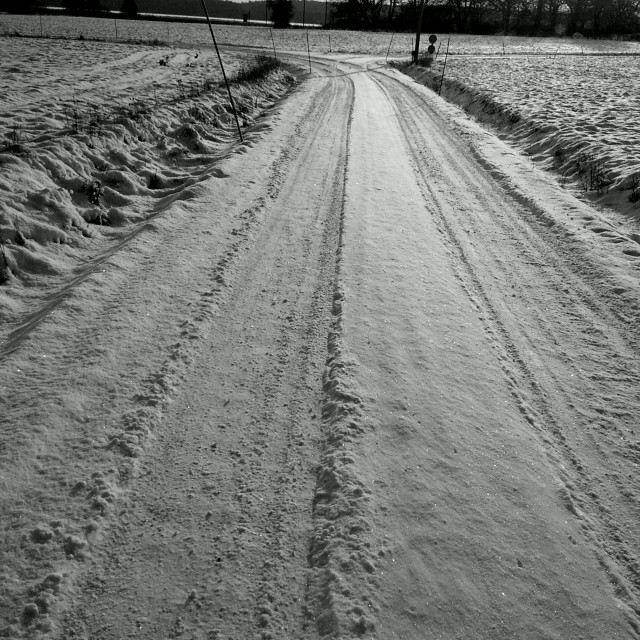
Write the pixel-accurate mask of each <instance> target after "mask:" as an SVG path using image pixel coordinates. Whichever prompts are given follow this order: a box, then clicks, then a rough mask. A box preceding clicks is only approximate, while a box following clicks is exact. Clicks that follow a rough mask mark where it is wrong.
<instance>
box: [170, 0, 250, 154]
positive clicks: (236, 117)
mask: <svg viewBox="0 0 640 640" xmlns="http://www.w3.org/2000/svg"><path fill="white" fill-rule="evenodd" d="M202 8H203V9H204V15H205V17H206V18H207V24H208V25H209V31H210V32H211V39H212V40H213V46H214V47H215V48H216V54H218V62H219V63H220V69H221V70H222V77H223V78H224V83H225V84H226V85H227V93H228V94H229V102H230V103H231V110H232V111H233V116H234V118H235V119H236V127H238V135H239V136H240V142H244V140H243V139H242V129H241V128H240V121H239V120H238V112H237V111H236V103H235V102H234V101H233V96H232V95H231V87H230V86H229V80H227V74H226V73H225V72H224V65H223V64H222V56H221V55H220V49H218V43H217V42H216V37H215V36H214V35H213V27H212V26H211V19H210V18H209V12H208V11H207V5H206V3H205V1H204V0H202ZM167 24H169V23H168V22H167Z"/></svg>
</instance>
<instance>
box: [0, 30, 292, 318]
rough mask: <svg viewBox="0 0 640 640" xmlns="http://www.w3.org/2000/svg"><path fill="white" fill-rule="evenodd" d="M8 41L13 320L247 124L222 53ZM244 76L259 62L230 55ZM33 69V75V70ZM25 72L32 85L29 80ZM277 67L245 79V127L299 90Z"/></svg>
mask: <svg viewBox="0 0 640 640" xmlns="http://www.w3.org/2000/svg"><path fill="white" fill-rule="evenodd" d="M31 44H32V42H30V41H26V40H23V39H10V40H9V41H8V42H7V45H8V47H10V49H11V56H7V58H5V59H4V60H3V62H2V63H0V65H1V66H2V67H7V69H5V70H7V71H8V75H5V76H4V77H5V78H6V77H8V78H9V80H8V81H7V82H9V84H8V85H7V86H6V87H5V89H6V90H7V91H6V95H7V106H6V107H5V109H4V110H3V112H2V113H0V242H1V244H2V254H1V255H0V285H1V287H2V288H1V289H0V317H2V318H3V319H11V318H15V317H16V316H18V315H19V314H21V313H22V312H23V311H25V301H26V300H27V299H29V298H32V297H34V296H35V297H36V298H37V297H38V293H37V292H38V291H40V290H41V288H42V285H44V284H45V283H47V282H48V281H49V280H50V279H51V278H56V277H59V276H64V275H68V274H69V272H70V271H71V270H72V269H73V268H74V267H76V266H77V265H78V264H79V263H81V262H82V261H84V260H86V259H87V258H88V256H89V255H90V254H94V253H95V252H96V249H97V248H99V247H100V245H101V240H106V239H108V238H114V237H118V236H119V235H121V234H122V233H123V232H130V231H132V225H134V226H135V225H136V224H139V223H140V222H143V221H145V220H148V219H149V217H151V216H153V215H154V214H155V213H157V212H158V211H160V210H163V209H165V208H166V207H167V206H169V205H170V204H171V203H172V202H173V201H175V200H176V199H188V198H189V197H190V188H191V187H192V186H193V185H194V184H195V183H197V182H199V181H200V180H202V179H204V178H206V177H207V176H208V175H209V174H210V171H211V164H212V163H213V162H214V161H215V160H216V159H217V158H219V157H220V155H221V154H223V153H224V152H225V149H227V148H228V147H229V145H230V144H232V143H236V142H237V139H238V132H237V127H236V123H235V119H234V117H233V114H232V109H231V105H230V102H229V99H228V96H227V93H226V89H225V87H224V84H223V83H222V82H221V80H222V78H221V74H220V72H219V70H218V68H217V60H216V59H215V54H214V53H213V52H211V51H195V50H188V51H187V50H181V49H175V48H169V47H149V46H140V45H135V46H127V45H113V44H103V43H86V42H77V41H53V40H43V41H42V50H43V51H45V52H46V55H40V56H38V57H34V56H33V54H32V53H31ZM227 64H228V69H227V72H228V75H230V76H231V77H232V78H233V77H234V76H236V75H237V73H238V72H239V70H241V68H242V67H243V65H251V64H254V62H253V58H248V57H246V56H243V55H241V54H239V55H234V56H233V58H232V59H231V60H227ZM27 70H28V73H27ZM23 79H24V82H23V81H22V80H23ZM291 82H292V76H291V75H290V74H288V73H287V72H285V71H283V70H282V69H277V70H273V71H272V72H271V73H268V74H267V76H266V77H265V78H263V79H261V80H258V81H255V82H240V81H239V82H235V83H233V89H232V93H233V96H234V101H235V104H236V108H237V110H238V112H239V117H240V124H241V127H242V128H244V129H245V130H247V131H249V130H250V127H251V125H252V124H253V123H254V122H255V120H256V118H257V117H258V116H259V115H260V113H262V112H263V111H264V110H265V109H267V108H268V107H270V106H271V105H273V104H274V102H275V100H277V99H278V98H279V97H280V96H282V95H284V93H285V92H286V91H287V90H288V89H289V87H290V86H291Z"/></svg>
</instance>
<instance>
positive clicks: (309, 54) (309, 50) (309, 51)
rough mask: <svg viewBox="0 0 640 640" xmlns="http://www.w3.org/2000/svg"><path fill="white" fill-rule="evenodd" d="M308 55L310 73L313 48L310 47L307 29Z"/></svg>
mask: <svg viewBox="0 0 640 640" xmlns="http://www.w3.org/2000/svg"><path fill="white" fill-rule="evenodd" d="M307 56H309V73H311V49H310V48H309V32H308V31H307Z"/></svg>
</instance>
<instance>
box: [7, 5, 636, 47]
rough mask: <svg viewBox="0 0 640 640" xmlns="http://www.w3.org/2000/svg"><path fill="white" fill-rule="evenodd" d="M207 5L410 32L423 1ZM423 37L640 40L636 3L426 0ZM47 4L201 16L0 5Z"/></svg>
mask: <svg viewBox="0 0 640 640" xmlns="http://www.w3.org/2000/svg"><path fill="white" fill-rule="evenodd" d="M327 2H329V6H330V7H331V9H330V11H329V12H328V13H327V12H326V7H327V5H326V4H325V2H317V1H314V0H306V1H305V2H303V1H302V0H258V1H250V2H229V1H223V0H207V5H208V7H209V10H210V13H211V15H213V16H216V17H228V18H236V19H239V18H242V17H245V16H246V17H247V18H251V19H257V20H264V19H265V18H268V19H269V20H271V21H272V22H273V23H274V25H275V26H277V27H285V26H287V25H288V24H289V23H290V22H302V21H303V16H304V20H305V22H306V23H307V24H309V23H315V24H324V23H325V19H324V18H325V15H327V18H328V26H330V27H334V28H345V29H368V30H378V29H388V30H394V31H411V30H414V29H415V27H416V22H417V17H418V12H419V8H420V0H334V1H331V0H327ZM426 3H427V4H426V8H425V11H424V14H423V24H422V30H423V32H428V31H431V32H436V33H454V32H457V33H479V34H489V33H505V34H514V35H554V34H558V35H564V34H568V35H573V34H574V33H576V32H577V33H581V34H582V35H584V36H587V37H595V38H605V37H612V36H613V37H615V36H617V35H626V36H628V35H632V36H635V37H636V38H638V39H640V0H426ZM47 5H58V6H63V8H64V9H66V10H67V11H68V12H70V13H74V14H81V15H100V13H102V12H104V10H105V9H108V10H111V11H114V10H115V11H121V12H122V13H123V14H125V15H127V16H129V17H134V16H135V15H136V14H137V13H138V11H140V12H147V13H153V12H157V13H170V14H171V13H174V14H183V15H201V11H202V5H201V2H200V0H0V9H2V8H4V10H5V11H10V12H16V13H25V12H36V13H37V12H38V11H43V12H46V6H47Z"/></svg>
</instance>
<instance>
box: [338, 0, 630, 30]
mask: <svg viewBox="0 0 640 640" xmlns="http://www.w3.org/2000/svg"><path fill="white" fill-rule="evenodd" d="M426 2H427V5H426V7H425V10H424V14H423V24H422V30H423V32H427V31H432V32H437V33H451V32H458V33H478V34H489V33H499V32H500V33H505V34H513V35H556V34H557V35H562V34H568V35H573V34H574V33H576V32H578V33H580V34H582V35H584V36H589V37H595V38H602V37H610V36H617V35H621V34H623V35H635V36H639V35H640V0H426ZM332 7H333V9H332V21H331V22H332V26H334V27H338V28H348V29H371V30H376V29H392V30H397V31H403V30H411V29H414V28H415V26H416V22H417V19H418V13H419V8H420V0H342V1H341V2H334V3H333V4H332Z"/></svg>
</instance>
